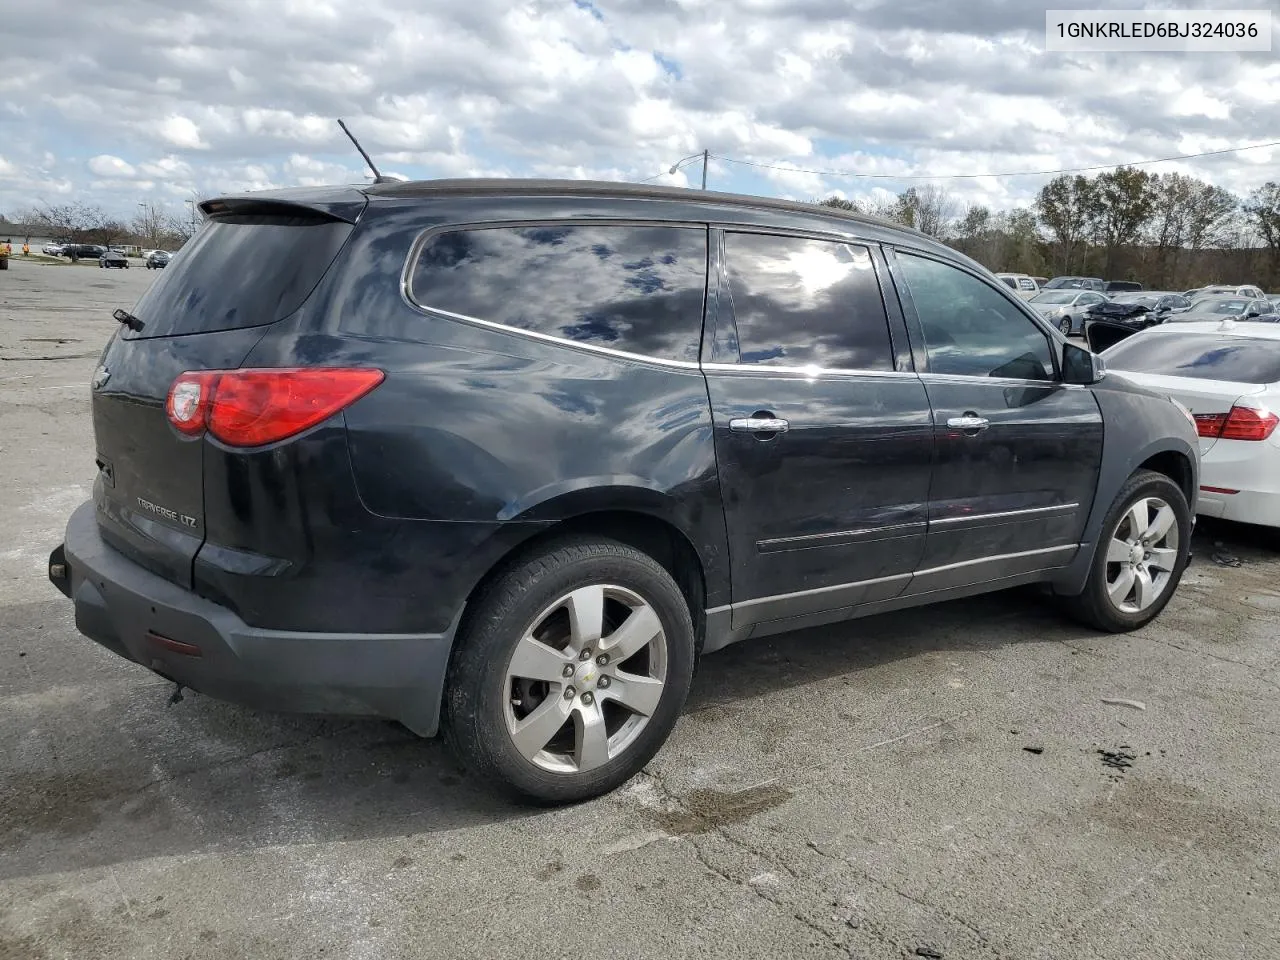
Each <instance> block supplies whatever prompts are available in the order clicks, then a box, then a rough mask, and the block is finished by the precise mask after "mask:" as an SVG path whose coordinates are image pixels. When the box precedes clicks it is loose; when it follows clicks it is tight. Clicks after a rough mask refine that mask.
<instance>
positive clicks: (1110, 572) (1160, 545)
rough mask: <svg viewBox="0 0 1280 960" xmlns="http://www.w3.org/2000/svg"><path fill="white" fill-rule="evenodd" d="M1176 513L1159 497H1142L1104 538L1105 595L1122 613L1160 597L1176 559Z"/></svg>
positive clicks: (1131, 610)
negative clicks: (1109, 535)
mask: <svg viewBox="0 0 1280 960" xmlns="http://www.w3.org/2000/svg"><path fill="white" fill-rule="evenodd" d="M1178 544H1179V532H1178V517H1177V514H1175V513H1174V512H1173V507H1171V506H1169V504H1168V503H1166V502H1165V501H1164V500H1161V499H1160V498H1159V497H1142V498H1140V499H1138V500H1136V501H1134V503H1133V504H1132V505H1131V506H1130V507H1129V509H1128V510H1126V511H1125V512H1124V514H1123V515H1122V516H1121V517H1120V522H1119V523H1117V524H1116V527H1115V529H1114V530H1113V531H1112V532H1111V539H1110V540H1109V541H1108V542H1107V596H1108V597H1109V598H1110V600H1111V603H1112V604H1113V605H1114V606H1115V607H1116V609H1117V610H1120V611H1121V612H1123V613H1142V612H1143V611H1144V610H1146V609H1147V608H1149V607H1150V606H1151V605H1152V604H1153V603H1155V602H1156V601H1157V600H1158V599H1160V597H1161V595H1162V594H1163V593H1164V591H1165V589H1166V588H1167V587H1168V586H1169V581H1170V579H1171V578H1172V577H1173V574H1174V570H1175V568H1176V566H1177V563H1178Z"/></svg>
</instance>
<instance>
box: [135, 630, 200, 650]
mask: <svg viewBox="0 0 1280 960" xmlns="http://www.w3.org/2000/svg"><path fill="white" fill-rule="evenodd" d="M147 639H148V640H150V641H151V642H152V643H154V644H158V645H159V646H162V647H164V648H165V649H166V650H172V651H173V652H174V653H180V654H182V655H183V656H186V657H200V656H204V653H203V652H202V651H201V649H200V648H199V647H197V646H196V645H195V644H194V643H187V641H185V640H174V639H173V638H172V637H166V636H165V635H164V634H161V633H156V632H155V631H154V630H148V631H147Z"/></svg>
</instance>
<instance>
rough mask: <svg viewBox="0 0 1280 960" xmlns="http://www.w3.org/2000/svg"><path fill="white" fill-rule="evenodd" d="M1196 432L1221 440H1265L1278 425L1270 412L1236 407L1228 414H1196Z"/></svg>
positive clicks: (1278, 421)
mask: <svg viewBox="0 0 1280 960" xmlns="http://www.w3.org/2000/svg"><path fill="white" fill-rule="evenodd" d="M1195 417H1196V432H1197V433H1199V434H1200V436H1202V437H1209V438H1210V439H1214V440H1217V439H1221V440H1266V439H1267V438H1268V437H1270V436H1271V434H1272V433H1273V432H1274V431H1275V429H1276V424H1280V417H1277V416H1276V415H1275V414H1274V413H1272V412H1271V411H1270V410H1267V409H1265V408H1262V407H1245V406H1240V405H1238V404H1237V405H1236V406H1234V407H1232V408H1231V410H1230V411H1229V412H1228V413H1197V414H1196V415H1195Z"/></svg>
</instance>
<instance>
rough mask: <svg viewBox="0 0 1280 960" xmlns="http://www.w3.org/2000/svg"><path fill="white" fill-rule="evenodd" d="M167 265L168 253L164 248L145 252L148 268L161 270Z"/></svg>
mask: <svg viewBox="0 0 1280 960" xmlns="http://www.w3.org/2000/svg"><path fill="white" fill-rule="evenodd" d="M168 265H169V254H168V253H167V252H166V251H164V250H153V251H151V253H149V254H147V269H148V270H163V269H164V268H165V267H167V266H168Z"/></svg>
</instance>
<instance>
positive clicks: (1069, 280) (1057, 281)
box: [1044, 277, 1080, 290]
mask: <svg viewBox="0 0 1280 960" xmlns="http://www.w3.org/2000/svg"><path fill="white" fill-rule="evenodd" d="M1079 286H1080V278H1079V277H1054V278H1053V279H1052V280H1050V281H1049V282H1048V283H1046V284H1045V285H1044V288H1045V289H1046V290H1059V289H1061V288H1063V287H1079Z"/></svg>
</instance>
